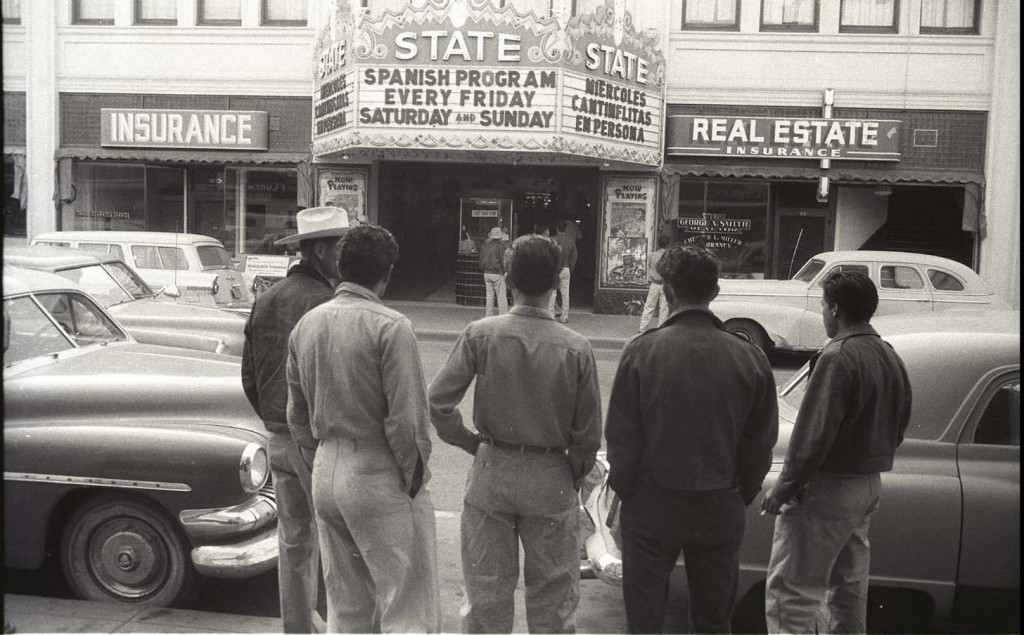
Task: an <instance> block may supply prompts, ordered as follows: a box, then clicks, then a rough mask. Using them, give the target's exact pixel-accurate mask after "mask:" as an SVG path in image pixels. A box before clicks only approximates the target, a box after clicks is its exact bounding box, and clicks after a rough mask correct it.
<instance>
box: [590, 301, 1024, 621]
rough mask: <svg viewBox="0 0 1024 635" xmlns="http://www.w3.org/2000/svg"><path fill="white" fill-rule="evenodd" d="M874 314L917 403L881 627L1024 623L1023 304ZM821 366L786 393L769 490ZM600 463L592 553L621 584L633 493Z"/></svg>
mask: <svg viewBox="0 0 1024 635" xmlns="http://www.w3.org/2000/svg"><path fill="white" fill-rule="evenodd" d="M872 325H873V326H874V327H875V328H876V329H877V330H878V331H879V333H881V334H882V336H883V337H884V338H885V339H886V340H887V341H889V343H891V344H892V346H893V347H894V348H895V349H896V351H897V352H898V353H899V354H900V356H901V357H902V358H903V361H904V362H905V364H906V366H907V373H908V375H909V377H910V382H911V385H912V387H913V391H914V406H913V413H912V415H911V421H910V426H909V427H908V429H907V432H906V439H905V441H904V442H903V444H902V445H901V446H900V447H899V449H898V450H897V451H896V460H895V464H894V467H893V470H892V471H891V472H886V473H884V474H882V483H883V486H882V503H881V507H880V509H879V511H878V512H877V513H876V514H875V516H874V517H873V519H872V521H871V596H870V598H869V613H868V625H869V628H872V629H876V628H879V627H885V628H895V629H896V630H897V631H899V630H903V631H906V630H917V629H926V630H927V629H930V628H932V625H933V624H934V623H935V622H945V621H949V620H952V621H959V622H967V623H969V624H970V623H978V622H979V621H980V622H982V623H993V622H995V623H996V624H997V626H996V628H999V629H1001V630H1007V629H1008V628H1009V629H1019V608H1020V312H1019V311H1009V310H1006V311H977V312H957V311H946V312H943V313H938V314H934V315H926V316H924V315H894V316H890V317H882V318H878V319H875V320H872ZM808 374H809V369H808V366H807V365H805V366H804V367H803V368H802V369H801V370H800V371H799V372H798V373H797V374H796V375H795V376H794V377H793V379H792V380H790V382H789V383H788V384H787V385H786V386H784V387H783V388H782V389H781V390H780V391H779V417H780V421H779V423H780V425H779V441H778V443H777V444H776V446H775V450H774V455H773V464H772V469H771V472H769V474H768V477H767V479H766V481H765V484H764V491H767V490H768V489H769V488H770V487H771V486H772V485H773V484H774V482H775V480H776V479H777V478H778V476H779V473H780V471H781V469H782V462H783V460H784V458H785V453H786V446H787V444H788V441H789V437H790V434H791V433H792V429H793V423H794V421H795V420H796V415H797V412H798V410H799V407H800V403H801V400H802V399H803V396H804V391H805V390H806V386H807V379H808ZM597 469H598V470H599V471H600V472H603V473H604V483H603V484H602V485H601V486H599V487H597V488H595V489H594V490H593V492H592V493H591V494H590V496H589V498H588V499H587V501H586V510H587V513H588V515H589V516H590V519H591V520H592V526H593V527H594V533H593V534H592V535H590V536H589V537H588V538H587V541H586V552H587V558H588V560H589V561H590V565H591V568H592V570H593V572H594V573H595V574H596V575H597V577H598V578H600V579H602V580H604V581H605V582H608V583H610V584H616V585H618V584H621V580H622V560H621V552H620V547H619V545H620V543H619V525H618V523H619V513H618V512H619V500H618V497H617V495H616V494H615V492H614V491H612V490H611V489H610V488H609V487H608V485H607V463H602V464H600V465H599V467H598V468H597ZM759 510H760V505H759V504H758V503H756V502H755V503H754V504H752V505H751V506H750V507H749V508H748V509H747V518H746V534H745V536H744V540H743V546H742V549H741V552H740V575H739V587H738V593H737V600H738V604H737V607H736V613H735V618H734V628H735V629H737V630H739V631H741V632H747V631H750V630H762V632H763V629H764V628H765V625H764V593H765V586H764V583H765V577H766V572H767V568H768V560H769V557H770V555H771V547H772V536H773V532H774V517H772V516H761V515H760V514H759V513H758V512H759ZM683 566H684V563H683V562H682V561H680V562H679V563H678V564H677V568H680V569H681V568H682V567H683ZM1013 616H1016V619H1017V620H1018V621H1017V623H1016V625H1014V624H1013V623H1012V620H1013ZM998 620H1010V623H1007V622H1005V621H998ZM880 622H881V623H882V624H880ZM885 622H889V623H888V624H885ZM894 624H895V626H894Z"/></svg>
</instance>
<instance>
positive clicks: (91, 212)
mask: <svg viewBox="0 0 1024 635" xmlns="http://www.w3.org/2000/svg"><path fill="white" fill-rule="evenodd" d="M71 189H72V192H73V200H72V202H71V203H70V204H66V205H63V206H62V210H63V211H62V218H61V220H62V223H61V227H62V228H63V229H80V230H93V229H109V230H124V231H130V230H136V231H142V230H146V229H148V226H147V224H146V166H144V165H129V164H123V163H87V162H80V161H79V162H76V163H75V165H74V176H73V180H72V183H71Z"/></svg>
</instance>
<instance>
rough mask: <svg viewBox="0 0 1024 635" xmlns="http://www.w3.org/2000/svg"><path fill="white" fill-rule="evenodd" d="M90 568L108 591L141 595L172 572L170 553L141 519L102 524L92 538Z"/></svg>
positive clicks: (125, 595)
mask: <svg viewBox="0 0 1024 635" xmlns="http://www.w3.org/2000/svg"><path fill="white" fill-rule="evenodd" d="M88 548H89V553H88V559H89V568H90V571H91V572H92V575H93V577H94V578H95V579H96V582H98V583H99V584H100V585H101V586H102V587H103V588H104V589H106V590H107V591H108V592H110V593H112V594H114V595H117V596H120V597H124V598H141V597H145V596H147V595H151V594H152V593H154V592H155V591H157V590H159V589H160V587H161V586H163V584H164V583H165V582H166V580H167V577H168V575H169V573H170V554H169V553H168V551H167V547H166V545H165V544H164V542H163V540H162V539H161V537H160V535H159V534H158V533H157V532H156V531H154V530H153V528H152V527H150V526H149V525H148V524H147V523H145V522H144V521H142V520H141V519H138V518H129V519H115V520H111V521H108V522H106V523H103V524H102V525H100V526H99V527H97V528H96V530H95V531H94V532H93V534H92V536H91V537H90V540H89V547H88Z"/></svg>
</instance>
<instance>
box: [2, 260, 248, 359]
mask: <svg viewBox="0 0 1024 635" xmlns="http://www.w3.org/2000/svg"><path fill="white" fill-rule="evenodd" d="M4 263H5V264H8V265H12V266H15V267H23V268H25V269H38V270H40V271H49V272H51V273H56V274H57V275H59V276H62V277H64V278H67V279H68V280H70V281H71V282H74V283H75V284H77V285H79V286H80V287H81V288H82V290H84V291H85V292H86V293H88V294H89V295H91V296H92V297H93V298H94V299H95V300H97V301H98V302H99V303H100V304H102V305H103V306H104V307H106V309H107V310H108V311H109V312H110V313H111V315H113V316H114V317H115V318H117V320H118V322H120V323H121V325H122V326H124V328H125V329H126V330H127V331H128V332H129V333H130V334H131V335H132V337H134V338H135V339H136V340H137V341H139V342H143V343H146V344H161V345H163V346H178V347H181V348H191V349H195V350H200V351H211V352H215V353H225V354H228V355H238V356H240V355H241V354H242V347H243V346H244V344H245V317H244V316H242V315H239V314H238V313H236V312H234V311H226V310H223V309H220V308H215V307H207V306H199V305H194V304H180V303H176V302H174V301H173V299H169V298H166V296H164V295H163V294H162V293H161V294H158V293H156V292H154V291H153V289H152V288H150V287H149V285H147V284H146V283H145V282H144V281H143V280H142V279H141V278H140V277H139V275H138V274H137V273H135V271H133V270H132V269H131V268H130V267H129V266H128V265H126V264H125V263H124V262H122V261H121V260H120V259H119V258H117V257H116V256H114V255H112V254H103V253H99V252H95V251H86V250H81V249H71V248H67V247H47V246H42V245H11V244H7V243H5V244H4ZM168 300H170V301H168Z"/></svg>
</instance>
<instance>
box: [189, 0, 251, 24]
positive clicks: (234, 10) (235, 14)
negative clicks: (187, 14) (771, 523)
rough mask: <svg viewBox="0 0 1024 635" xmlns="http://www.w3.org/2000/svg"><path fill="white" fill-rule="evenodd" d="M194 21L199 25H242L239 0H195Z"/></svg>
mask: <svg viewBox="0 0 1024 635" xmlns="http://www.w3.org/2000/svg"><path fill="white" fill-rule="evenodd" d="M197 2H198V3H199V4H198V5H197V6H196V23H197V24H199V25H200V26H242V2H241V0H197Z"/></svg>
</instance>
